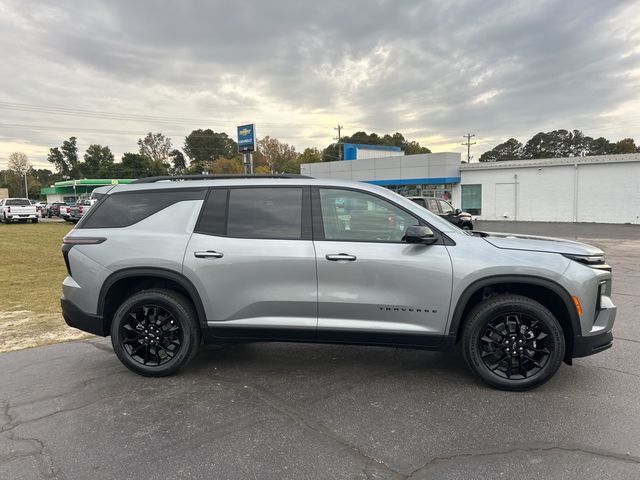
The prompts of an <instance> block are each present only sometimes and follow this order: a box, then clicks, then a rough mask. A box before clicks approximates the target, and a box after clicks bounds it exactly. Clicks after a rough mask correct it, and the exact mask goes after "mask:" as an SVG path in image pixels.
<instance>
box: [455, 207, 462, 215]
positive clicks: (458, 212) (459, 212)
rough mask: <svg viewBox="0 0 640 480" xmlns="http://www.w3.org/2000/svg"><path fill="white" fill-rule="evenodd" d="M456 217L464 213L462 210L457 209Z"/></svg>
mask: <svg viewBox="0 0 640 480" xmlns="http://www.w3.org/2000/svg"><path fill="white" fill-rule="evenodd" d="M453 213H455V214H456V215H460V214H461V213H462V210H460V209H459V208H456V210H455V212H453Z"/></svg>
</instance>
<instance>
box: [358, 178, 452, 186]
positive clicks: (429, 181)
mask: <svg viewBox="0 0 640 480" xmlns="http://www.w3.org/2000/svg"><path fill="white" fill-rule="evenodd" d="M360 181H361V182H365V183H371V184H372V185H380V186H383V187H386V186H389V185H436V184H443V183H460V177H433V178H398V179H391V180H360Z"/></svg>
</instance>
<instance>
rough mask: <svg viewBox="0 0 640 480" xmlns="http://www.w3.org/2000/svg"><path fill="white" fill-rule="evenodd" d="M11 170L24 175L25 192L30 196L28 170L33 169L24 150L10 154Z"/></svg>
mask: <svg viewBox="0 0 640 480" xmlns="http://www.w3.org/2000/svg"><path fill="white" fill-rule="evenodd" d="M9 170H11V171H12V172H14V173H15V174H16V175H18V176H20V177H22V176H24V194H25V196H26V197H27V198H29V189H28V186H27V172H28V171H29V170H31V164H30V163H29V159H28V158H27V156H26V155H25V154H24V153H22V152H13V153H12V154H11V155H9Z"/></svg>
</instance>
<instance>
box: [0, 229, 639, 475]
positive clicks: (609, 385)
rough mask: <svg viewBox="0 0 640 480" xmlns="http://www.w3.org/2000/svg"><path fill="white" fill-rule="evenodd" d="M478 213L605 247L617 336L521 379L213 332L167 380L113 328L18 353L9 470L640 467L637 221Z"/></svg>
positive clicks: (10, 390) (2, 469) (5, 374)
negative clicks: (524, 383) (134, 355)
mask: <svg viewBox="0 0 640 480" xmlns="http://www.w3.org/2000/svg"><path fill="white" fill-rule="evenodd" d="M478 228H481V229H484V230H493V231H515V232H519V231H522V232H523V233H536V234H551V235H554V236H560V237H566V238H572V239H575V238H577V239H578V240H582V241H587V242H589V243H593V244H595V245H597V246H600V247H602V248H603V249H604V250H605V251H606V253H607V255H608V262H609V263H610V264H611V265H612V266H613V268H614V292H615V293H614V300H615V302H616V304H617V305H618V307H619V310H618V318H617V321H616V326H615V329H614V336H615V343H614V346H613V348H611V349H609V350H607V351H605V352H603V353H601V354H599V355H595V356H592V357H588V358H583V359H577V360H575V361H574V365H573V366H571V367H569V366H566V365H563V366H562V367H561V368H560V371H559V372H558V373H557V374H556V376H555V377H554V378H553V379H552V380H551V381H550V382H548V383H547V384H545V385H544V386H542V387H540V388H538V389H536V390H534V391H530V392H525V393H511V392H502V391H497V390H493V389H491V388H489V387H487V386H485V385H484V384H482V383H480V382H479V381H477V380H476V379H475V378H474V377H472V376H471V374H469V373H468V372H467V370H466V368H465V366H464V364H463V362H462V359H461V358H460V356H459V355H457V354H443V353H433V352H424V351H416V350H401V349H394V348H378V347H352V346H332V345H304V344H282V343H272V344H267V343H265V344H261V343H249V344H242V345H230V346H215V347H209V348H206V349H205V350H204V351H203V352H202V353H201V354H200V355H199V356H198V358H196V360H195V361H194V362H193V363H192V364H190V365H189V367H187V368H186V369H185V370H184V371H183V372H181V373H179V374H178V375H175V376H172V377H168V378H162V379H147V378H142V377H139V376H137V375H135V374H133V373H130V372H129V371H128V370H126V369H125V368H124V367H123V366H122V365H121V364H120V363H119V361H118V360H117V359H116V357H115V355H114V354H113V351H112V349H111V345H110V342H109V339H97V338H95V339H91V340H87V341H80V342H71V343H67V344H60V345H54V346H49V347H41V348H33V349H28V350H23V351H19V352H13V353H6V354H2V355H0V425H2V427H1V428H0V478H2V479H5V478H6V479H38V478H58V479H82V480H85V479H89V478H90V479H116V478H117V479H129V478H131V479H133V478H136V479H137V478H149V479H155V478H176V479H178V478H180V479H181V478H189V479H249V478H256V479H271V478H273V479H278V480H283V479H315V478H318V479H351V478H355V479H408V478H411V479H427V478H438V479H490V478H504V479H512V478H517V479H519V480H526V479H534V478H535V479H539V478H553V479H554V480H555V479H584V478H594V479H606V478H611V479H634V480H635V479H638V478H640V401H639V400H640V365H639V363H640V362H639V360H638V359H639V358H640V319H639V318H638V317H639V315H638V311H639V310H640V227H637V226H606V227H601V226H592V228H589V227H588V226H585V227H583V226H576V225H564V226H563V225H558V224H556V225H548V224H533V225H532V224H506V225H504V223H503V222H495V223H491V224H488V223H487V222H485V223H482V224H479V225H478Z"/></svg>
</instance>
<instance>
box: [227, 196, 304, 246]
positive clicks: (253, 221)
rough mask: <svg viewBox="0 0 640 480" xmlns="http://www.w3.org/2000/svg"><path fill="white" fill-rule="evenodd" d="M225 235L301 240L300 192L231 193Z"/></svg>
mask: <svg viewBox="0 0 640 480" xmlns="http://www.w3.org/2000/svg"><path fill="white" fill-rule="evenodd" d="M226 234H227V235H228V236H230V237H246V238H272V239H289V240H298V239H300V238H302V188H300V187H294V188H289V187H278V188H273V187H272V188H269V187H263V188H235V189H230V190H229V213H228V219H227V229H226Z"/></svg>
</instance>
